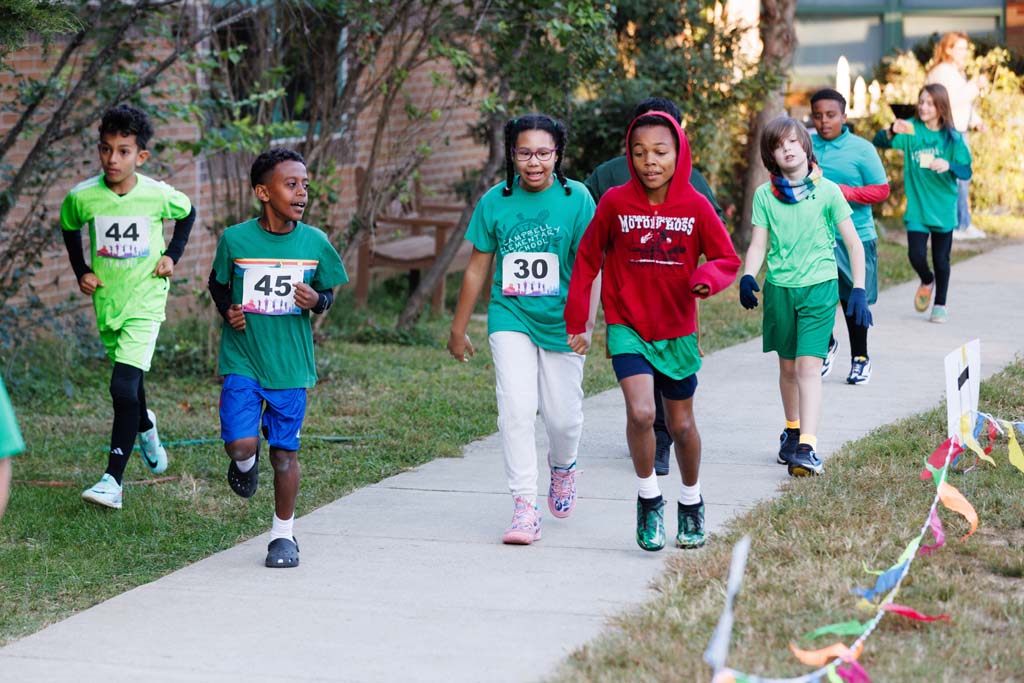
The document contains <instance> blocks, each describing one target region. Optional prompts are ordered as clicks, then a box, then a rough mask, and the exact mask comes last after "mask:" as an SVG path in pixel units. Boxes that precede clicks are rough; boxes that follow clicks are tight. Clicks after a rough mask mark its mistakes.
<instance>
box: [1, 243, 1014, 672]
mask: <svg viewBox="0 0 1024 683" xmlns="http://www.w3.org/2000/svg"><path fill="white" fill-rule="evenodd" d="M1022 275H1024V245H1014V246H1008V247H1004V248H1001V249H998V250H996V251H993V252H990V253H988V254H985V255H983V256H981V257H978V258H975V259H972V260H971V261H968V262H966V263H963V264H960V265H957V266H955V267H954V271H953V278H952V285H951V296H950V322H949V323H948V324H946V325H934V324H930V323H928V322H926V317H925V316H923V315H922V314H918V313H915V312H914V310H913V306H912V305H911V300H912V297H913V294H914V291H915V289H916V285H914V284H907V285H901V286H899V287H895V288H893V289H890V290H887V291H886V292H884V293H883V294H882V296H881V300H880V301H879V303H878V304H877V305H876V306H875V307H873V312H874V316H875V327H873V328H872V330H871V333H870V335H869V344H870V349H871V356H872V364H873V366H874V375H873V376H872V379H871V382H870V384H868V385H867V386H860V387H851V386H848V385H846V384H845V381H844V380H845V377H846V372H847V370H848V367H849V366H848V358H849V353H848V351H849V348H848V344H847V340H846V333H845V328H844V327H843V325H842V323H839V324H838V325H837V331H838V332H839V334H838V337H839V339H840V342H841V344H842V348H841V349H840V355H839V359H838V366H837V369H836V370H835V371H834V372H833V374H832V375H831V376H830V377H829V378H827V379H826V381H825V410H824V419H823V424H822V427H821V429H820V436H819V443H820V448H819V452H820V453H822V454H823V455H827V454H828V453H830V452H831V451H833V450H835V449H836V448H838V447H839V446H840V445H842V443H844V442H845V441H847V440H850V439H856V438H858V437H860V436H863V435H864V434H866V433H868V432H870V431H871V430H873V429H875V428H876V427H878V426H880V425H882V424H885V423H888V422H891V421H893V420H896V419H898V418H901V417H904V416H907V415H911V414H913V413H916V412H919V411H922V410H925V409H929V408H933V407H934V406H936V405H937V404H938V403H939V402H940V401H942V399H943V391H944V378H943V363H942V360H943V357H944V356H945V355H946V353H948V352H949V351H950V350H952V349H953V348H955V347H956V346H958V345H959V344H961V343H963V342H965V341H968V340H970V339H973V338H975V337H980V338H981V340H982V365H983V370H984V372H985V374H986V375H988V374H991V373H993V372H996V371H997V370H999V369H1001V368H1002V367H1004V366H1005V365H1006V364H1007V363H1008V362H1010V361H1012V360H1013V358H1014V357H1015V356H1016V355H1018V354H1020V353H1021V352H1022V351H1024V334H1022V332H1024V307H1021V306H1019V305H1011V304H1014V302H1017V301H1018V298H1019V295H1020V294H1019V292H1020V286H1021V283H1022V281H1024V278H1022ZM737 305H739V304H737ZM752 315H754V314H753V313H752ZM777 378H778V376H777V363H776V360H775V356H774V355H765V354H762V353H761V340H760V339H756V340H752V341H750V342H747V343H744V344H740V345H738V346H735V347H733V348H730V349H726V350H724V351H720V352H718V353H715V354H712V355H711V356H709V357H708V358H706V359H705V366H704V370H703V371H702V372H701V375H700V388H699V389H698V392H697V398H696V410H697V419H698V425H699V427H700V430H701V432H702V434H703V436H704V460H703V467H702V477H701V478H702V487H703V492H704V497H705V499H706V501H707V518H708V525H709V528H710V530H711V531H717V530H721V529H722V528H723V527H724V525H725V523H726V522H727V521H728V520H729V519H730V518H732V517H733V516H734V515H737V514H740V513H742V512H744V511H746V510H748V509H749V508H750V507H751V506H753V505H754V504H755V503H756V502H757V501H759V500H762V499H765V498H767V497H770V496H772V495H773V494H774V493H775V492H776V490H777V486H778V484H779V482H781V481H783V480H785V479H786V478H787V476H786V471H785V468H784V467H781V466H779V465H776V464H775V452H776V450H777V440H776V439H777V435H778V432H779V430H780V427H781V422H782V409H781V404H780V400H779V396H778V385H777ZM585 412H586V421H587V422H586V426H585V428H584V436H583V444H582V447H581V450H580V458H579V463H580V475H579V493H580V500H579V504H578V507H577V509H576V512H575V514H574V515H573V516H572V517H570V518H569V519H566V520H558V519H554V518H553V517H552V516H551V515H550V514H548V513H547V510H546V504H544V502H543V501H541V507H542V509H543V511H544V537H543V540H542V541H540V542H539V543H537V544H536V545H534V546H532V547H509V546H503V545H501V543H500V536H501V531H502V530H503V528H504V527H505V525H506V524H507V523H508V520H509V518H510V516H511V508H512V505H511V497H510V496H509V494H508V493H507V491H506V489H505V485H504V481H505V477H504V471H503V468H502V464H501V457H500V447H499V444H498V440H497V438H495V437H494V436H491V437H488V438H486V439H483V440H481V441H478V442H476V443H473V444H470V445H469V446H468V447H467V448H466V450H465V457H464V458H462V459H445V460H438V461H435V462H431V463H428V464H426V465H424V466H422V467H419V468H416V469H415V470H411V471H408V472H405V473H403V474H400V475H398V476H395V477H392V478H390V479H387V480H385V481H382V482H380V483H379V484H376V485H374V486H370V487H367V488H365V489H362V490H359V491H356V492H355V493H353V494H351V495H349V496H346V497H345V498H342V499H341V500H338V501H336V502H334V503H332V504H330V505H327V506H325V507H323V508H321V509H319V510H317V511H315V512H313V513H312V514H309V515H307V516H305V517H303V518H301V519H300V520H299V521H298V522H297V524H296V534H297V536H298V538H299V541H300V544H301V546H302V565H301V566H300V567H299V568H298V569H295V570H287V571H269V570H266V569H264V568H263V567H262V561H263V557H264V554H265V549H266V544H267V537H266V536H262V537H258V538H254V539H252V540H250V541H247V542H245V543H243V544H241V545H239V546H237V547H235V548H232V549H230V550H227V551H225V552H222V553H219V554H218V555H215V556H213V557H210V558H207V559H206V560H203V561H201V562H198V563H196V564H194V565H192V566H190V567H186V568H185V569H182V570H180V571H178V572H175V573H173V574H170V575H168V576H166V577H164V578H162V579H160V580H158V581H155V582H153V583H151V584H148V585H145V586H141V587H139V588H136V589H134V590H132V591H129V592H127V593H125V594H123V595H120V596H118V597H116V598H113V599H111V600H108V601H107V602H105V603H102V604H100V605H97V606H96V607H94V608H92V609H89V610H87V611H85V612H82V613H80V614H78V615H76V616H74V617H71V618H70V619H67V620H66V621H63V622H61V623H58V624H56V625H54V626H51V627H49V628H47V629H45V630H43V631H41V632H39V633H36V634H35V635H32V636H29V637H27V638H25V639H23V640H20V641H18V642H16V643H13V644H11V645H9V646H8V647H6V648H3V649H0V678H2V679H3V680H11V681H15V680H26V681H42V680H104V681H121V680H124V681H128V680H131V681H157V680H159V681H169V680H202V681H228V680H242V679H245V680H249V681H263V680H268V681H269V680H278V681H280V680H304V681H308V680H325V681H326V680H330V681H384V680H389V681H445V682H454V681H481V680H486V681H525V680H537V679H540V678H542V677H544V676H545V675H547V674H550V673H551V672H552V671H553V670H554V669H555V667H556V666H557V665H558V663H559V662H560V661H561V660H562V659H563V658H564V657H565V656H566V655H568V654H569V653H571V652H572V651H573V649H575V648H577V647H579V646H580V645H582V644H584V643H585V642H587V641H588V640H589V639H591V638H593V637H594V636H596V635H597V634H598V633H599V632H600V631H601V630H602V629H603V628H605V627H606V625H607V623H608V618H609V617H610V616H612V615H614V614H616V613H618V612H621V611H622V610H625V609H628V608H629V607H630V606H631V605H635V604H637V603H639V602H642V601H644V600H646V599H649V598H651V597H653V594H652V593H651V592H650V591H649V588H648V586H649V583H650V581H651V579H652V578H654V577H655V576H657V575H658V573H659V572H661V571H662V568H663V565H664V561H665V559H666V557H668V556H669V555H670V554H671V553H674V552H683V551H678V550H672V549H668V548H666V550H664V551H662V552H660V553H647V552H644V551H642V550H640V549H639V548H638V547H637V545H636V543H635V541H634V540H633V535H634V524H635V500H636V489H635V485H634V477H633V474H632V467H631V465H630V461H629V460H628V458H626V457H624V456H625V454H626V449H625V435H624V425H625V417H624V409H623V405H622V399H621V394H620V392H619V391H618V390H617V389H616V390H613V391H609V392H606V393H604V394H601V395H598V396H595V397H593V398H590V399H588V400H587V402H586V406H585ZM539 431H542V430H539ZM544 452H545V451H544V449H543V447H541V449H540V453H541V454H543V453H544ZM923 455H924V454H922V456H923ZM546 471H547V470H546V467H545V466H544V464H543V463H542V472H546ZM677 472H678V467H677V466H676V465H675V464H673V466H672V475H671V476H670V477H662V478H661V479H660V481H661V485H662V489H663V492H664V493H665V495H666V498H667V499H668V500H669V506H668V507H667V510H669V513H668V514H666V522H667V531H668V533H669V534H670V537H674V534H675V531H676V528H675V526H676V524H675V514H674V502H673V501H675V499H676V497H677V495H678V490H679V484H678V482H679V479H678V474H677ZM826 476H828V474H827V471H826ZM542 481H543V486H544V487H545V489H546V486H547V477H546V475H542ZM223 495H230V493H229V492H228V490H227V487H225V488H224V491H223ZM710 542H711V543H715V540H714V539H712V540H711V541H710ZM692 552H700V551H692ZM723 578H724V577H723ZM707 635H708V637H710V633H709V634H707Z"/></svg>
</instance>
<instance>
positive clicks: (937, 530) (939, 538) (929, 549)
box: [917, 508, 946, 557]
mask: <svg viewBox="0 0 1024 683" xmlns="http://www.w3.org/2000/svg"><path fill="white" fill-rule="evenodd" d="M928 526H929V527H930V528H931V530H932V535H933V536H935V545H923V546H921V547H920V548H919V549H918V551H917V554H918V555H919V556H922V557H924V556H927V555H931V554H932V553H934V552H935V551H936V550H938V549H939V548H941V547H942V546H944V545H945V544H946V534H945V533H944V532H943V531H942V520H941V519H940V518H939V513H938V512H937V511H936V510H935V508H932V509H931V512H930V513H929V514H928Z"/></svg>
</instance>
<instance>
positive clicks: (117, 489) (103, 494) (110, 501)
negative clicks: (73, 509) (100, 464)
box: [82, 472, 122, 510]
mask: <svg viewBox="0 0 1024 683" xmlns="http://www.w3.org/2000/svg"><path fill="white" fill-rule="evenodd" d="M121 499H122V493H121V485H120V484H118V483H117V481H116V480H115V479H114V478H113V477H112V476H110V475H109V474H107V473H106V472H104V473H103V476H102V477H100V480H99V481H98V482H96V483H95V484H93V485H92V488H88V489H86V490H84V491H82V500H85V501H88V502H90V503H93V504H95V505H102V506H103V507H108V508H113V509H115V510H120V509H121Z"/></svg>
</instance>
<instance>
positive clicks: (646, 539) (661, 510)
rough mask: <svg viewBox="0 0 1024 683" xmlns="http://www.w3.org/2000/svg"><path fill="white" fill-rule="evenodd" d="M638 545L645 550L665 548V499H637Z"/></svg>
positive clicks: (659, 497)
mask: <svg viewBox="0 0 1024 683" xmlns="http://www.w3.org/2000/svg"><path fill="white" fill-rule="evenodd" d="M636 543H637V545H639V546H640V547H641V548H643V549H644V550H661V549H662V548H664V547H665V499H664V498H662V497H661V496H658V497H657V498H650V499H648V498H640V497H639V496H637V499H636Z"/></svg>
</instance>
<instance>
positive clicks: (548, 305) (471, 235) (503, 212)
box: [466, 176, 594, 352]
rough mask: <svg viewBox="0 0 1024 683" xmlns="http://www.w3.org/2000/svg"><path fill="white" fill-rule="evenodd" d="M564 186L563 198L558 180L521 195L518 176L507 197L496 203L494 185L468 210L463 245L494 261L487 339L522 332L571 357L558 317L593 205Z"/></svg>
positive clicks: (583, 191) (578, 189)
mask: <svg viewBox="0 0 1024 683" xmlns="http://www.w3.org/2000/svg"><path fill="white" fill-rule="evenodd" d="M568 183H569V187H570V188H571V189H572V194H569V195H566V194H565V188H563V187H562V185H561V183H559V182H558V181H557V180H556V181H555V182H553V183H552V184H551V187H549V188H547V189H546V190H543V191H541V192H527V191H526V190H524V189H522V188H521V187H519V178H518V176H517V177H516V179H515V180H514V181H513V184H512V185H513V187H512V194H511V196H508V197H505V196H503V195H502V188H504V186H505V184H504V183H502V184H500V185H495V186H494V187H492V188H491V189H490V190H488V191H487V193H486V194H485V195H484V196H483V197H481V199H480V202H479V203H478V204H477V205H476V208H475V209H474V210H473V217H472V218H471V219H470V221H469V227H468V228H467V229H466V239H468V240H469V241H470V242H472V243H473V246H475V247H476V248H477V249H479V250H480V251H483V252H487V253H494V254H496V258H495V266H494V283H493V285H492V286H491V303H490V306H489V307H488V309H487V333H488V334H492V333H494V332H522V333H523V334H526V335H529V337H530V339H532V340H533V343H534V344H536V345H537V346H539V347H541V348H543V349H548V350H549V351H561V352H569V351H571V349H570V348H569V345H568V344H567V343H566V333H565V317H564V315H563V310H564V309H565V300H566V297H568V295H569V276H570V275H571V273H572V264H573V263H574V262H575V261H576V249H577V248H578V247H579V244H580V239H581V238H582V237H583V233H584V231H585V230H586V229H587V225H589V224H590V219H591V218H592V217H593V216H594V199H593V198H592V197H591V196H590V192H589V191H587V188H586V186H585V185H583V183H580V182H577V181H575V180H570V181H568ZM506 276H507V277H506Z"/></svg>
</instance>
